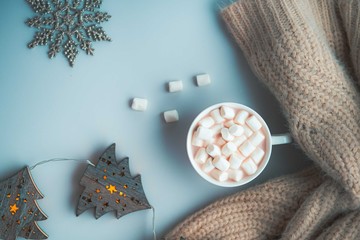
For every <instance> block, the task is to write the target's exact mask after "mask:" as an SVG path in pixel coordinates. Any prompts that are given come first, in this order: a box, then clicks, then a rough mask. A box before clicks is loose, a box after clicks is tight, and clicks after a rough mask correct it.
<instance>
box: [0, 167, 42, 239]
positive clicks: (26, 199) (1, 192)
mask: <svg viewBox="0 0 360 240" xmlns="http://www.w3.org/2000/svg"><path fill="white" fill-rule="evenodd" d="M41 198H43V195H42V194H41V193H40V191H39V189H38V188H37V187H36V185H35V182H34V181H33V179H32V177H31V174H30V170H29V168H28V167H26V168H24V169H22V170H21V171H20V172H18V173H17V174H16V175H14V176H13V177H11V178H8V179H6V180H5V181H3V182H1V183H0V239H4V240H15V239H16V238H17V237H23V238H26V239H47V238H48V236H47V235H46V233H44V232H43V231H42V230H41V229H40V228H39V226H38V225H37V222H36V221H41V220H46V219H47V216H46V215H45V213H44V212H42V211H41V209H40V207H39V206H38V204H37V201H36V199H41Z"/></svg>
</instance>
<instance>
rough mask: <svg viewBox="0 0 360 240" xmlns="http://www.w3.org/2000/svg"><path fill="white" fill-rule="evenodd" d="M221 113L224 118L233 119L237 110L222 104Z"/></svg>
mask: <svg viewBox="0 0 360 240" xmlns="http://www.w3.org/2000/svg"><path fill="white" fill-rule="evenodd" d="M220 114H221V116H222V117H223V118H226V119H233V118H234V116H235V110H234V109H233V108H231V107H228V106H222V107H221V108H220Z"/></svg>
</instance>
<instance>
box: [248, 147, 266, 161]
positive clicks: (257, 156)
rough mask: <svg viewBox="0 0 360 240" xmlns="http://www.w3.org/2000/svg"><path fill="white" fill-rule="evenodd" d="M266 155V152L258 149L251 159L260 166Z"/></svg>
mask: <svg viewBox="0 0 360 240" xmlns="http://www.w3.org/2000/svg"><path fill="white" fill-rule="evenodd" d="M264 155H265V152H264V151H263V150H262V149H261V148H256V149H255V151H254V152H253V153H252V154H251V159H252V160H254V162H255V163H256V164H259V163H260V162H261V160H262V159H263V156H264Z"/></svg>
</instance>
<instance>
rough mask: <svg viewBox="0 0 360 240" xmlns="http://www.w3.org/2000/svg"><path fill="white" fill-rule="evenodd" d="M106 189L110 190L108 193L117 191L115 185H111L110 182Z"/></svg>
mask: <svg viewBox="0 0 360 240" xmlns="http://www.w3.org/2000/svg"><path fill="white" fill-rule="evenodd" d="M106 189H107V190H108V191H109V192H110V194H113V193H114V192H117V190H116V186H113V185H111V184H110V186H106Z"/></svg>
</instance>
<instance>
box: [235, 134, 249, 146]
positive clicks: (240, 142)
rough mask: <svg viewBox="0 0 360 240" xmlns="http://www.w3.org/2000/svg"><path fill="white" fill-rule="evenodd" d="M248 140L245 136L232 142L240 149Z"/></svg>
mask: <svg viewBox="0 0 360 240" xmlns="http://www.w3.org/2000/svg"><path fill="white" fill-rule="evenodd" d="M246 139H247V138H246V136H245V135H241V136H240V137H236V138H234V140H232V142H233V143H234V144H235V145H236V147H240V145H241V144H243V143H244V142H245V141H246Z"/></svg>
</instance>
